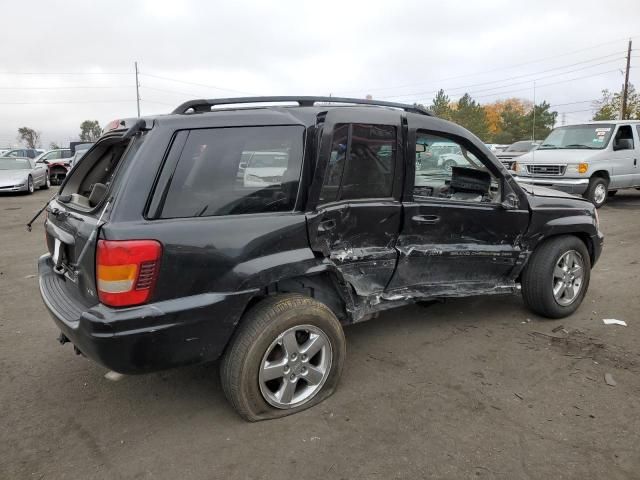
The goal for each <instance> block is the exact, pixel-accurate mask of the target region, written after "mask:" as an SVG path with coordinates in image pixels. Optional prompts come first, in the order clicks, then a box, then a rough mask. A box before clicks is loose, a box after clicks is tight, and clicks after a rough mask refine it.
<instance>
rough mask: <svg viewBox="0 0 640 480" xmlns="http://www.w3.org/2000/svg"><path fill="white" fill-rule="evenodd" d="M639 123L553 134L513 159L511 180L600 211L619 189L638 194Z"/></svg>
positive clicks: (571, 127)
mask: <svg viewBox="0 0 640 480" xmlns="http://www.w3.org/2000/svg"><path fill="white" fill-rule="evenodd" d="M639 159H640V120H606V121H597V122H588V123H584V124H580V125H568V126H564V127H558V128H555V129H554V130H553V131H552V132H551V133H550V134H549V136H548V137H547V138H546V139H545V140H544V141H543V142H542V145H540V146H539V147H538V148H537V149H535V150H533V151H532V152H529V153H527V154H525V155H522V156H521V157H518V158H517V161H516V164H515V165H514V170H515V172H516V175H517V177H516V179H517V180H518V181H519V182H521V183H523V184H534V185H543V186H547V187H551V188H555V189H558V190H563V191H565V192H569V193H575V194H578V195H582V196H584V198H587V199H589V200H590V201H591V202H592V203H593V204H594V205H595V206H596V207H600V206H602V205H603V204H604V203H605V202H606V201H607V197H608V196H609V195H615V194H616V192H617V191H618V190H619V189H622V188H633V187H635V188H639V189H640V165H638V163H639V162H638V160H639Z"/></svg>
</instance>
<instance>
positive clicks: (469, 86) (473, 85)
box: [380, 53, 624, 98]
mask: <svg viewBox="0 0 640 480" xmlns="http://www.w3.org/2000/svg"><path fill="white" fill-rule="evenodd" d="M618 54H619V53H616V54H615V55H618ZM610 56H611V55H606V56H605V57H598V58H594V59H591V60H586V61H584V62H577V63H573V64H570V65H565V66H563V67H556V68H551V69H549V70H543V71H540V72H534V73H528V74H524V75H516V76H515V77H510V78H503V79H500V80H494V81H491V82H482V83H475V84H469V85H463V86H460V87H452V88H449V89H447V91H451V90H464V89H466V88H471V87H476V86H482V85H491V84H494V83H498V82H503V81H507V80H514V79H517V78H523V77H531V76H534V75H539V74H541V73H547V72H550V71H553V70H559V69H565V68H569V67H572V66H575V65H579V64H582V63H587V62H593V61H595V60H600V59H602V58H606V57H610ZM623 58H624V57H617V58H613V59H610V60H607V61H606V62H600V63H594V64H593V65H586V66H584V67H580V68H575V69H573V70H568V71H566V72H558V73H554V74H551V75H545V76H542V77H537V78H530V79H527V80H523V81H520V82H515V83H511V84H506V85H499V86H496V87H492V88H486V89H483V90H477V92H484V91H488V90H494V89H497V88H504V87H510V86H514V85H521V84H523V83H530V82H533V81H537V80H543V79H545V78H552V77H559V76H561V75H566V74H568V73H573V72H578V71H582V70H587V69H589V68H593V67H598V66H600V65H606V64H608V63H612V62H617V61H619V60H622V59H623ZM437 92H438V90H432V91H429V92H415V93H408V94H403V95H393V96H385V97H380V98H402V97H412V96H416V95H429V94H433V93H437Z"/></svg>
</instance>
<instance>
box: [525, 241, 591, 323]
mask: <svg viewBox="0 0 640 480" xmlns="http://www.w3.org/2000/svg"><path fill="white" fill-rule="evenodd" d="M590 277H591V258H590V257H589V252H588V250H587V247H586V246H585V244H584V243H583V242H582V240H580V239H579V238H578V237H575V236H573V235H566V236H560V237H552V238H550V239H548V240H546V241H544V242H543V243H542V244H541V245H540V246H538V248H536V249H535V251H534V252H533V254H532V255H531V258H530V259H529V263H528V264H527V266H526V267H525V270H524V273H523V275H522V297H523V299H524V303H525V304H526V305H527V307H529V308H530V309H531V310H533V311H534V312H535V313H537V314H539V315H542V316H544V317H548V318H563V317H566V316H568V315H571V314H572V313H573V312H575V311H576V309H577V308H578V307H579V306H580V303H582V300H583V299H584V296H585V294H586V292H587V289H588V288H589V279H590Z"/></svg>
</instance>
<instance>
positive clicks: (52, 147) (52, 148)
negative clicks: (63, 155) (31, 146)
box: [49, 142, 60, 150]
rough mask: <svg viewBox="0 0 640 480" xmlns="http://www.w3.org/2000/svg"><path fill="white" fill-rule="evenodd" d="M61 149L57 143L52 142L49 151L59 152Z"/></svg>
mask: <svg viewBox="0 0 640 480" xmlns="http://www.w3.org/2000/svg"><path fill="white" fill-rule="evenodd" d="M59 148H60V145H58V144H57V143H56V142H51V143H50V144H49V150H58V149H59Z"/></svg>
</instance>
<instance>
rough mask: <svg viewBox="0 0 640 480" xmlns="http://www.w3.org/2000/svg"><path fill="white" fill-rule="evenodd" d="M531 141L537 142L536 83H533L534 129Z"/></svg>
mask: <svg viewBox="0 0 640 480" xmlns="http://www.w3.org/2000/svg"><path fill="white" fill-rule="evenodd" d="M531 141H532V142H535V141H536V81H535V80H534V81H533V128H532V133H531Z"/></svg>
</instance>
